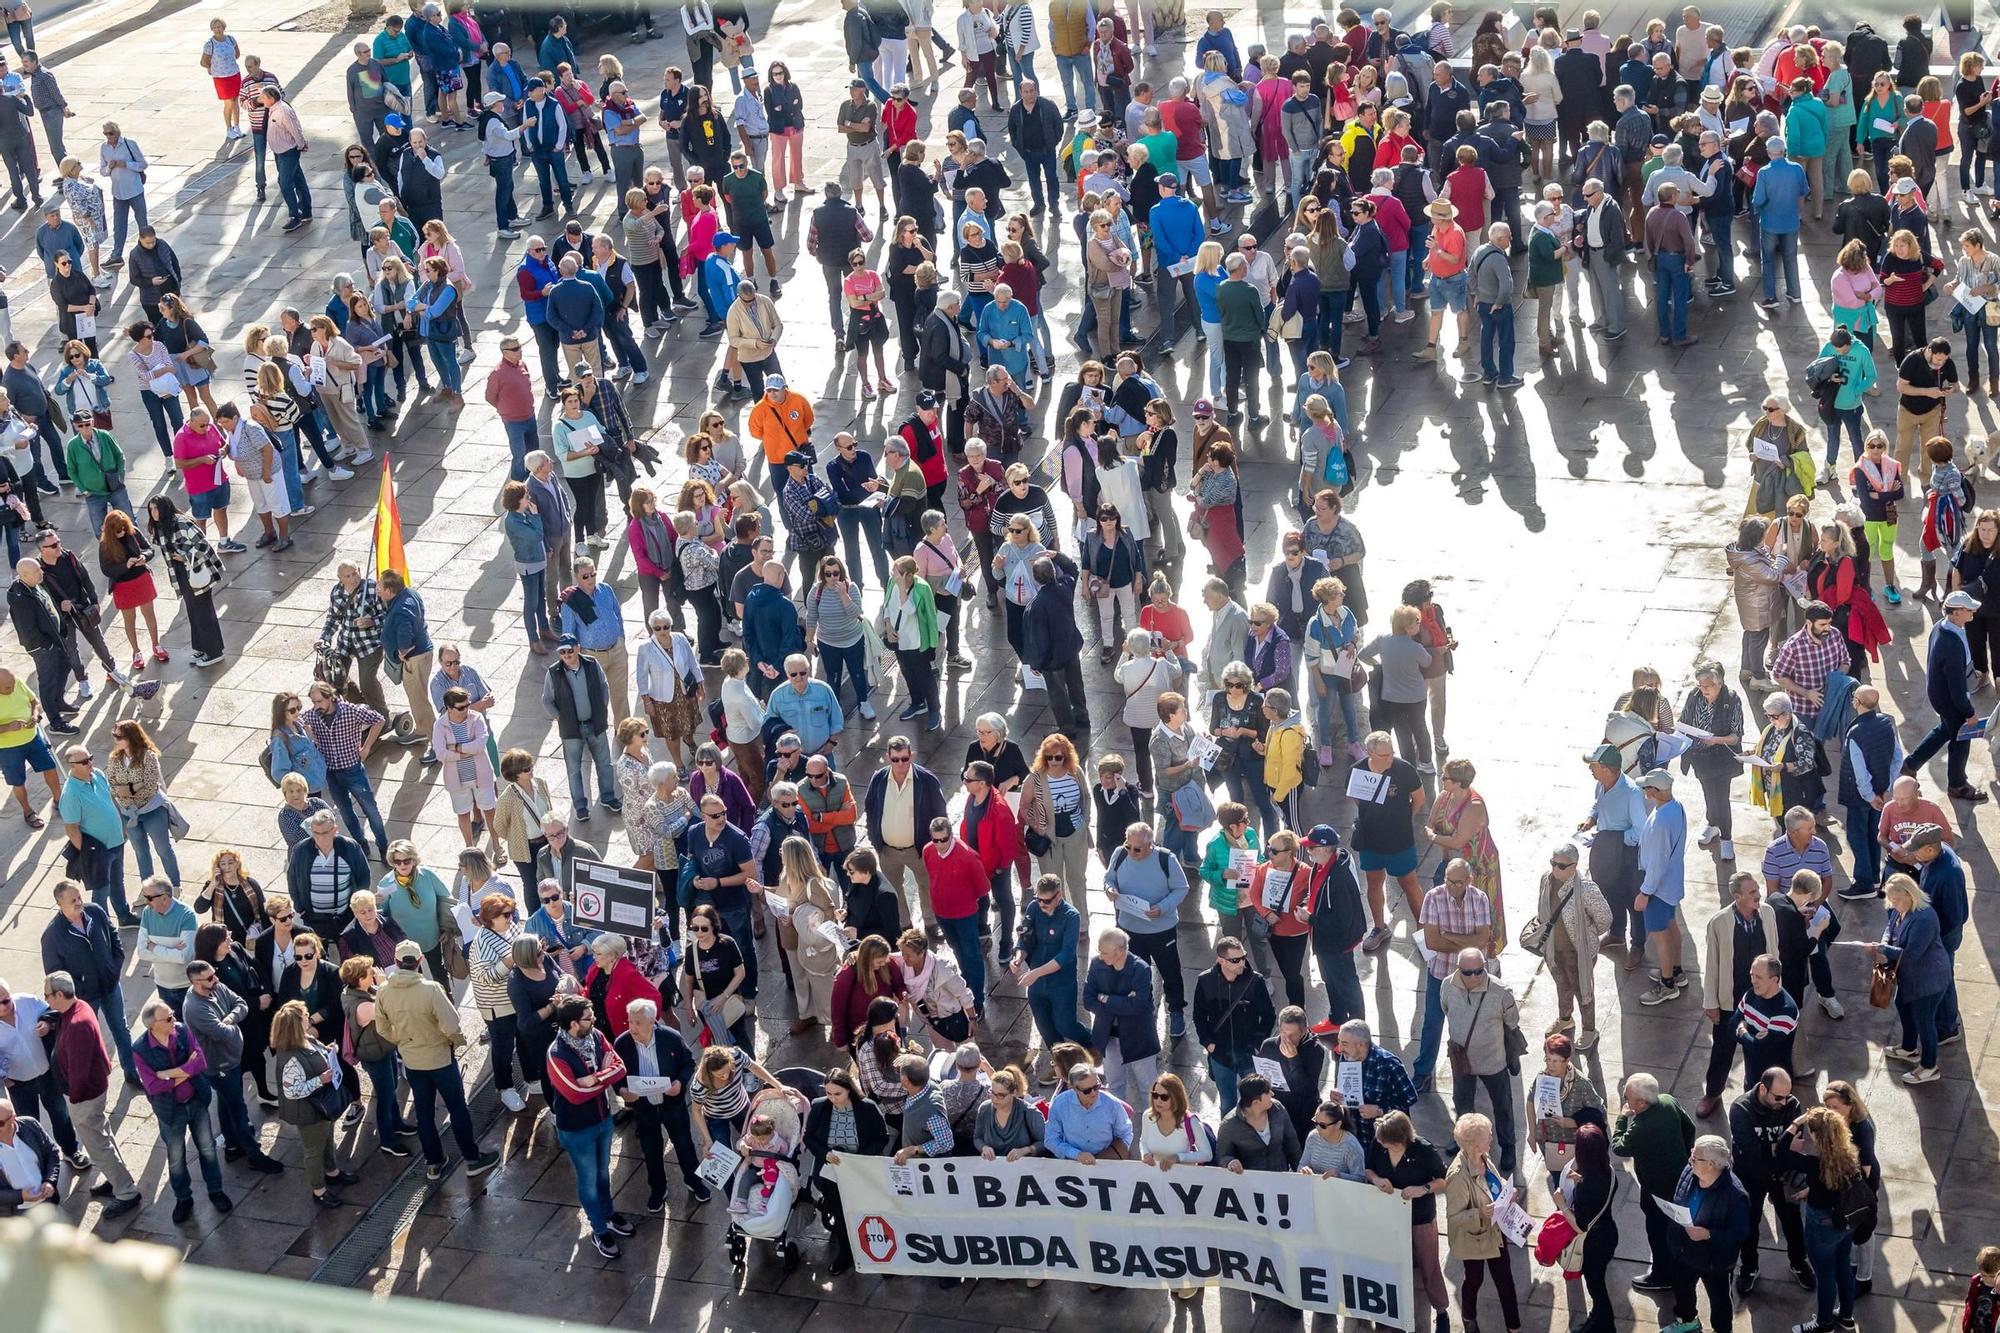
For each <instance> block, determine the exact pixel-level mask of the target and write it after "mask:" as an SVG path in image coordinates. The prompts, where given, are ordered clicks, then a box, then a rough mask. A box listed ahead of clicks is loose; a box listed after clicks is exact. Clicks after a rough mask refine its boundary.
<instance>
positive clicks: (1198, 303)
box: [1194, 241, 1223, 398]
mask: <svg viewBox="0 0 2000 1333" xmlns="http://www.w3.org/2000/svg"><path fill="white" fill-rule="evenodd" d="M1222 281H1223V273H1222V243H1221V242H1220V241H1203V242H1202V243H1201V247H1200V248H1199V249H1197V250H1196V251H1195V252H1194V301H1195V325H1196V327H1195V336H1196V337H1197V338H1198V339H1199V340H1200V341H1202V342H1205V343H1207V344H1208V396H1209V397H1210V398H1220V397H1222V389H1223V383H1222V311H1221V310H1220V309H1219V308H1217V306H1216V304H1215V291H1216V288H1218V287H1220V286H1222Z"/></svg>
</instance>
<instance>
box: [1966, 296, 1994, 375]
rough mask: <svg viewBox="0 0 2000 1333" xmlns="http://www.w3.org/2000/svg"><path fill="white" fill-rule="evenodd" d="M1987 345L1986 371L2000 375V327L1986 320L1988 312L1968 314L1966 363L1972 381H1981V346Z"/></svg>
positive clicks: (1967, 372) (1989, 373)
mask: <svg viewBox="0 0 2000 1333" xmlns="http://www.w3.org/2000/svg"><path fill="white" fill-rule="evenodd" d="M1981 344H1984V345H1985V347H1986V373H1987V374H1988V375H1993V376H2000V327H1996V326H1995V325H1992V324H1988V323H1987V322H1986V312H1985V311H1983V310H1982V311H1980V312H1979V313H1977V314H1973V315H1968V316H1966V324H1965V365H1966V372H1965V373H1966V374H1967V375H1968V376H1969V377H1970V380H1971V383H1973V384H1977V383H1979V348H1980V345H1981Z"/></svg>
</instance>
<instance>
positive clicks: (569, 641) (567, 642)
mask: <svg viewBox="0 0 2000 1333" xmlns="http://www.w3.org/2000/svg"><path fill="white" fill-rule="evenodd" d="M574 647H576V635H574V634H565V635H563V636H562V637H561V638H559V639H557V640H556V651H557V652H561V651H562V650H563V649H565V648H574Z"/></svg>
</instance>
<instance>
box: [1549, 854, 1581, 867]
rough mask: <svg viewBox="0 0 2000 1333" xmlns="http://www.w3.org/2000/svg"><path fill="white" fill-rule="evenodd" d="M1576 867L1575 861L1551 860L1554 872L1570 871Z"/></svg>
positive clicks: (1551, 858)
mask: <svg viewBox="0 0 2000 1333" xmlns="http://www.w3.org/2000/svg"><path fill="white" fill-rule="evenodd" d="M1575 865H1576V862H1574V861H1558V860H1557V859H1555V858H1554V857H1550V858H1549V867H1550V869H1552V870H1569V869H1572V868H1574V867H1575Z"/></svg>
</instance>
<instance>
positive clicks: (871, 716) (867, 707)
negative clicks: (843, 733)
mask: <svg viewBox="0 0 2000 1333" xmlns="http://www.w3.org/2000/svg"><path fill="white" fill-rule="evenodd" d="M860 712H861V718H862V720H863V721H864V722H873V721H874V720H875V705H874V704H871V703H863V704H862V705H861V709H860Z"/></svg>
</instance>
